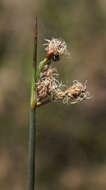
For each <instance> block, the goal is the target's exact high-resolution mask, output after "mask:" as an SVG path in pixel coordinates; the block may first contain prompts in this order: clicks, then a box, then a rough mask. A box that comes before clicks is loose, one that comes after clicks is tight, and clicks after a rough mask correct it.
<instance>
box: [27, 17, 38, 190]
mask: <svg viewBox="0 0 106 190" xmlns="http://www.w3.org/2000/svg"><path fill="white" fill-rule="evenodd" d="M36 68H37V17H36V19H35V27H34V52H33V76H32V89H31V103H30V126H29V171H28V174H29V176H28V177H29V178H28V179H29V184H28V185H29V186H28V190H34V189H35V188H34V187H35V181H36V178H35V155H36V106H35V105H36V94H35V93H36V89H35V78H36Z"/></svg>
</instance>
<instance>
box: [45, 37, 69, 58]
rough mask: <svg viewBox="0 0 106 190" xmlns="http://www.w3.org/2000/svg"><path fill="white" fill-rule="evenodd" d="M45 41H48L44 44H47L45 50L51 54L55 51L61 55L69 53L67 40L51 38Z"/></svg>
mask: <svg viewBox="0 0 106 190" xmlns="http://www.w3.org/2000/svg"><path fill="white" fill-rule="evenodd" d="M45 41H46V42H47V43H46V44H44V45H46V46H47V47H46V48H45V50H46V51H47V52H48V53H49V54H51V53H53V54H54V55H59V56H61V55H63V54H66V53H67V44H66V42H65V41H62V40H59V39H56V38H52V39H51V40H48V39H45Z"/></svg>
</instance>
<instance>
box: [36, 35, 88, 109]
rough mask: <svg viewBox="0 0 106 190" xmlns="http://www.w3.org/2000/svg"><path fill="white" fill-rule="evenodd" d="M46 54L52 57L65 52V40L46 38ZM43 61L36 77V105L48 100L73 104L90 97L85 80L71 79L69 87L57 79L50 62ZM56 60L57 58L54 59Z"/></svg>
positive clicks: (57, 75) (57, 76) (56, 73)
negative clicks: (81, 81) (38, 75)
mask: <svg viewBox="0 0 106 190" xmlns="http://www.w3.org/2000/svg"><path fill="white" fill-rule="evenodd" d="M46 41H47V44H46V45H47V47H46V51H47V54H49V55H52V57H51V59H52V60H53V57H57V56H58V57H59V58H60V56H61V55H63V54H66V53H67V52H68V51H67V45H66V42H65V41H61V40H58V39H55V38H53V39H52V40H46ZM50 61H51V60H49V62H47V63H45V65H44V66H43V69H42V71H41V72H40V77H39V78H38V79H37V81H36V84H35V88H36V97H37V99H36V106H38V107H39V106H41V105H42V104H46V103H48V102H62V103H63V104H75V103H78V102H81V101H83V100H86V99H90V95H89V92H88V91H87V89H86V84H87V81H85V82H84V84H82V83H80V82H78V81H77V80H75V81H73V84H72V86H70V87H69V88H67V87H66V85H64V83H63V82H62V81H60V80H59V74H58V72H57V70H56V69H55V68H53V67H51V65H50V63H51V62H50ZM55 61H57V60H55Z"/></svg>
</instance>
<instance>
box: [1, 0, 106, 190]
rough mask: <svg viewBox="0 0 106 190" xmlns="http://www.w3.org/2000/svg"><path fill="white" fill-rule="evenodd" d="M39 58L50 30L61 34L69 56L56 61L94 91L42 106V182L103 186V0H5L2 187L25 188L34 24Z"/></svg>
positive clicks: (43, 189)
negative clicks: (67, 102) (88, 97)
mask: <svg viewBox="0 0 106 190" xmlns="http://www.w3.org/2000/svg"><path fill="white" fill-rule="evenodd" d="M35 15H37V16H38V22H39V41H38V61H40V60H41V59H42V58H43V57H44V55H45V51H44V47H43V46H42V44H43V43H44V39H45V38H51V37H61V38H62V39H64V40H65V41H66V42H67V44H68V47H69V51H70V52H71V56H69V57H64V58H63V59H62V60H61V61H60V62H58V63H56V65H57V68H58V71H59V72H60V76H61V79H62V80H64V81H65V82H66V83H67V84H70V83H71V82H72V81H73V80H75V79H77V80H79V81H81V82H83V81H85V80H86V79H87V80H88V88H89V91H90V92H91V94H92V95H93V96H94V97H93V98H92V99H91V100H89V101H86V102H84V103H81V104H78V105H71V106H66V105H60V104H50V105H46V106H45V107H42V108H39V109H38V111H37V159H36V166H37V184H36V186H37V189H39V190H50V189H51V190H58V189H61V190H71V189H72V190H85V189H86V190H94V189H96V190H105V189H106V66H105V65H106V35H105V33H106V1H105V0H95V1H92V0H88V1H87V0H85V1H84V0H79V1H75V0H53V1H50V0H39V1H34V0H33V1H32V0H30V1H28V0H23V1H21V0H1V1H0V189H2V190H7V189H8V190H24V189H27V183H28V182H27V166H28V122H29V96H30V82H31V65H32V52H33V24H34V17H35Z"/></svg>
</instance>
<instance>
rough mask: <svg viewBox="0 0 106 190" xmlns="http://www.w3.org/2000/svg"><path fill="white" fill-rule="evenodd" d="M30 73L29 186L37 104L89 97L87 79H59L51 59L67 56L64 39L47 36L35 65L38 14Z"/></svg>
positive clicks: (31, 184)
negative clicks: (42, 50) (39, 58)
mask: <svg viewBox="0 0 106 190" xmlns="http://www.w3.org/2000/svg"><path fill="white" fill-rule="evenodd" d="M34 31H35V36H34V56H33V77H32V90H31V104H30V131H29V190H34V185H35V153H36V108H38V107H41V106H42V105H45V104H48V103H50V102H59V103H63V104H75V103H78V102H81V101H83V100H87V99H90V94H89V92H88V91H87V81H85V82H84V84H82V83H80V82H79V81H77V80H74V81H73V83H72V85H71V86H70V87H67V86H66V85H65V84H64V83H63V82H62V81H61V80H60V76H59V73H58V72H57V69H56V68H54V67H53V64H52V63H53V62H57V61H59V60H60V59H61V58H62V56H63V55H66V56H68V54H69V52H68V50H67V44H66V42H65V41H63V40H60V39H56V38H52V39H51V40H48V39H46V40H45V41H46V44H44V45H45V46H46V48H45V50H46V51H47V53H46V56H45V58H44V59H43V60H42V61H41V62H40V64H39V65H38V67H37V18H36V19H35V30H34Z"/></svg>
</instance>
